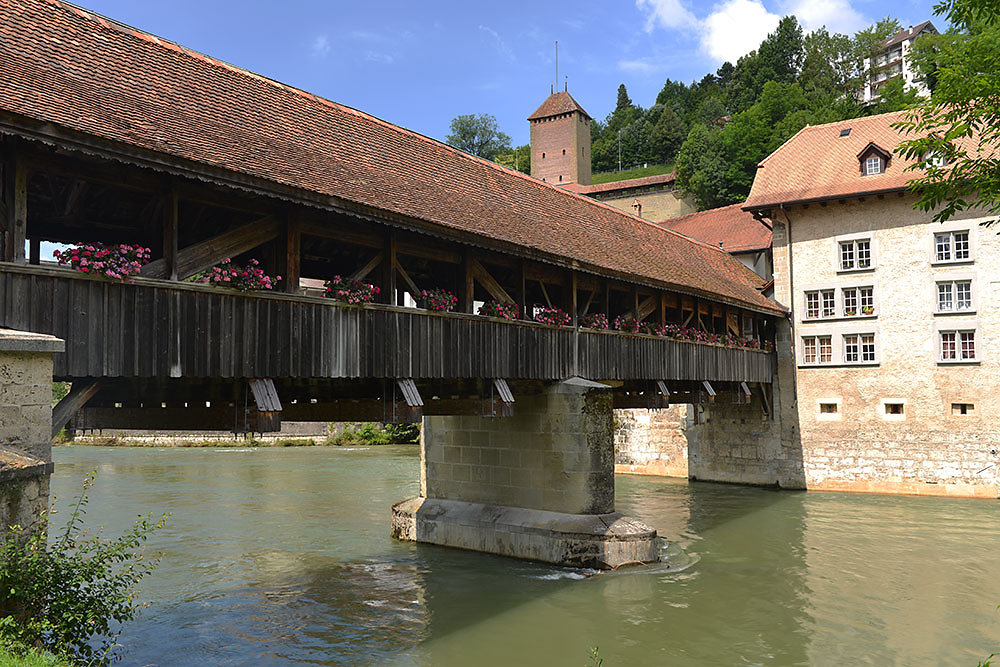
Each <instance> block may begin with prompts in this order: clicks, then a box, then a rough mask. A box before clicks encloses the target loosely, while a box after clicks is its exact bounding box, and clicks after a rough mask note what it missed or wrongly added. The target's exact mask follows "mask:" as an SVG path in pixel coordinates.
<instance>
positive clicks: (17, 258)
mask: <svg viewBox="0 0 1000 667" xmlns="http://www.w3.org/2000/svg"><path fill="white" fill-rule="evenodd" d="M13 203H14V215H13V225H12V227H11V230H10V234H9V235H8V237H7V238H9V239H10V245H11V247H10V250H8V251H7V252H8V254H9V255H10V256H11V258H10V261H12V262H15V263H17V264H24V241H25V239H26V237H27V230H28V169H27V167H26V166H25V164H24V160H21V159H20V158H15V159H14V201H13Z"/></svg>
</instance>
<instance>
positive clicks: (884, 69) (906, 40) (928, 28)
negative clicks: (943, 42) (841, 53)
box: [862, 21, 938, 102]
mask: <svg viewBox="0 0 1000 667" xmlns="http://www.w3.org/2000/svg"><path fill="white" fill-rule="evenodd" d="M936 34H938V31H937V28H935V27H934V24H933V23H931V22H930V21H924V22H923V23H921V24H920V25H918V26H912V25H911V26H909V27H908V28H906V29H904V30H900V31H899V32H897V33H896V34H895V35H893V36H891V37H889V38H888V39H886V40H885V42H883V43H882V45H881V47H880V49H879V51H878V53H877V54H876V55H875V62H874V63H872V60H871V58H865V61H864V62H865V71H869V70H872V69H874V72H875V76H874V80H873V81H869V82H867V83H866V84H865V87H864V90H863V91H862V98H863V99H864V101H865V102H872V101H874V100H877V99H878V98H879V96H880V95H881V92H880V91H881V89H882V86H884V85H885V84H886V82H887V81H891V80H892V79H895V78H896V77H902V79H903V86H904V87H905V88H906V89H914V90H916V91H917V93H918V94H919V95H921V96H923V97H927V96H929V95H930V90H929V89H928V88H927V84H926V83H925V82H924V80H923V79H922V78H921V77H920V73H919V72H917V71H916V70H915V69H914V68H913V65H912V62H911V60H910V50H911V49H912V48H913V43H914V42H915V41H916V40H917V38H918V37H920V36H921V35H936Z"/></svg>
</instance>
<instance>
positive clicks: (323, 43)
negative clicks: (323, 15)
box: [309, 35, 330, 58]
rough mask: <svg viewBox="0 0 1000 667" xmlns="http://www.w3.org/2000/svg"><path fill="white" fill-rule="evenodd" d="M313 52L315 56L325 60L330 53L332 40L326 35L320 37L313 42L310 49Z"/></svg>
mask: <svg viewBox="0 0 1000 667" xmlns="http://www.w3.org/2000/svg"><path fill="white" fill-rule="evenodd" d="M309 50H310V51H312V54H313V55H314V56H317V57H319V58H324V57H326V55H327V54H328V53H330V38H329V37H327V36H326V35H319V36H317V37H316V39H314V40H313V43H312V46H311V47H310V49H309Z"/></svg>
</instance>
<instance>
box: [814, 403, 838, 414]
mask: <svg viewBox="0 0 1000 667" xmlns="http://www.w3.org/2000/svg"><path fill="white" fill-rule="evenodd" d="M839 408H840V406H839V405H837V404H836V403H820V404H819V413H820V414H821V415H835V414H837V413H838V412H840V409H839Z"/></svg>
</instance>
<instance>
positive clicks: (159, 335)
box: [0, 265, 773, 383]
mask: <svg viewBox="0 0 1000 667" xmlns="http://www.w3.org/2000/svg"><path fill="white" fill-rule="evenodd" d="M0 326H2V327H9V328H14V329H25V330H30V331H36V332H40V333H49V334H53V335H55V336H58V337H60V338H63V339H65V340H66V352H65V353H63V354H58V355H55V360H54V362H55V368H54V374H55V376H56V377H58V378H64V379H72V378H82V377H188V378H249V377H271V378H286V377H298V378H427V379H432V378H443V379H448V378H498V377H499V378H507V379H525V380H527V379H532V380H557V379H563V378H566V377H569V376H571V375H581V376H583V377H587V378H591V379H595V380H630V379H631V380H637V379H651V380H699V381H700V380H710V381H711V380H718V381H746V382H765V383H766V382H770V381H771V378H772V375H773V358H772V355H770V354H768V353H765V352H759V351H751V350H731V349H725V348H722V347H718V346H713V345H703V344H696V343H687V342H680V341H672V340H667V339H661V338H656V337H652V336H634V335H628V334H621V333H616V332H593V331H587V330H584V331H581V332H579V333H577V332H575V331H574V330H573V329H556V328H553V327H549V326H544V325H540V324H536V323H532V322H520V321H517V322H509V321H503V320H496V319H492V318H484V317H479V316H476V315H467V314H458V313H432V312H428V311H425V310H415V309H406V308H399V307H394V306H381V305H366V306H344V305H342V304H337V303H335V302H332V301H330V300H327V299H323V298H317V297H305V296H299V295H286V294H277V293H275V294H271V293H253V294H248V295H244V294H239V293H234V292H228V291H222V290H219V289H216V288H212V287H208V286H202V285H197V284H187V283H176V282H166V281H159V280H152V279H142V278H139V279H136V281H135V283H133V284H116V283H110V282H107V281H103V280H99V279H94V278H89V277H86V276H82V275H80V274H78V273H75V272H72V271H70V270H68V269H60V268H48V267H38V266H13V265H4V266H2V267H0ZM574 357H575V358H574Z"/></svg>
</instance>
